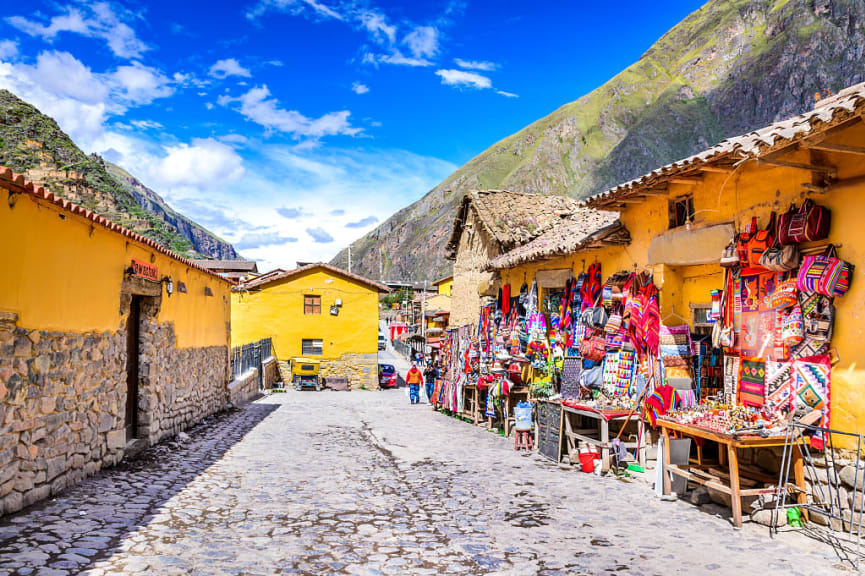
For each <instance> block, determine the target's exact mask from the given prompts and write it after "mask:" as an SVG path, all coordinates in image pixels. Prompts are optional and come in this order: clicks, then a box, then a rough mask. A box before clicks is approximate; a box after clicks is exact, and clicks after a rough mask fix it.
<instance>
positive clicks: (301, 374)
mask: <svg viewBox="0 0 865 576" xmlns="http://www.w3.org/2000/svg"><path fill="white" fill-rule="evenodd" d="M320 365H321V361H320V360H313V359H312V358H292V359H291V382H292V384H294V389H295V390H303V389H304V388H306V389H307V390H321V377H320V376H319V368H320Z"/></svg>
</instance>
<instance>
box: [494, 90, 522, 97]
mask: <svg viewBox="0 0 865 576" xmlns="http://www.w3.org/2000/svg"><path fill="white" fill-rule="evenodd" d="M496 94H500V95H502V96H504V97H505V98H519V97H520V95H519V94H514V93H513V92H505V91H504V90H496Z"/></svg>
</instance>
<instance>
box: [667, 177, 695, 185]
mask: <svg viewBox="0 0 865 576" xmlns="http://www.w3.org/2000/svg"><path fill="white" fill-rule="evenodd" d="M702 181H703V179H702V178H685V177H681V176H680V177H677V178H670V179H668V180H667V182H670V183H672V184H699V183H700V182H702Z"/></svg>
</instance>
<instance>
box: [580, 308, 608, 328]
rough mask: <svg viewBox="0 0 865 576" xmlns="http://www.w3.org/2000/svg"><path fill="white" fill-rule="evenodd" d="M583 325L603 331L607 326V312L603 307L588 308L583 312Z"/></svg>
mask: <svg viewBox="0 0 865 576" xmlns="http://www.w3.org/2000/svg"><path fill="white" fill-rule="evenodd" d="M582 320H583V324H585V325H586V326H588V327H589V328H591V329H592V330H603V329H604V327H606V325H607V320H608V317H607V310H606V309H605V308H604V307H603V306H595V307H593V308H587V309H586V310H585V311H584V312H583V317H582Z"/></svg>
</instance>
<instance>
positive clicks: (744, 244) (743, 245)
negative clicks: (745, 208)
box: [736, 216, 757, 266]
mask: <svg viewBox="0 0 865 576" xmlns="http://www.w3.org/2000/svg"><path fill="white" fill-rule="evenodd" d="M756 233H757V217H756V216H754V217H753V218H751V224H749V225H748V226H747V227H746V228H745V231H744V232H740V233H739V235H738V237H737V239H736V255H737V257H738V258H739V263H740V264H741V265H742V266H747V265H748V247H749V246H750V244H751V239H752V238H753V237H754V235H755V234H756Z"/></svg>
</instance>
